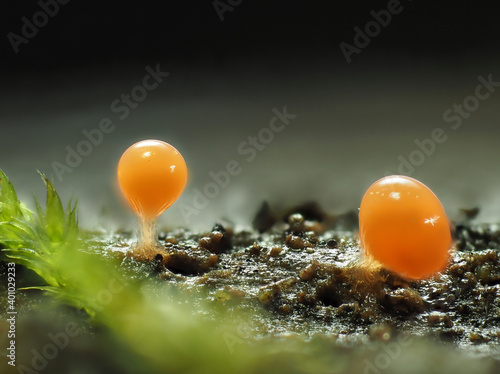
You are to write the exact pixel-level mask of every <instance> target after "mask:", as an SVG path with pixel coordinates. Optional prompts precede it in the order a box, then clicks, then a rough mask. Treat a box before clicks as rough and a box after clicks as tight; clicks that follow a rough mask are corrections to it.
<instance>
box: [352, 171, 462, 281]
mask: <svg viewBox="0 0 500 374" xmlns="http://www.w3.org/2000/svg"><path fill="white" fill-rule="evenodd" d="M359 231H360V239H361V246H362V248H363V249H364V250H365V252H366V255H367V256H369V257H371V258H373V259H374V260H376V261H378V262H380V263H381V264H382V266H384V267H385V268H387V269H389V270H392V271H394V272H396V273H398V274H400V275H401V276H403V277H406V278H412V279H423V278H428V277H431V276H433V275H434V274H436V273H438V272H439V271H441V270H444V269H445V268H446V266H447V264H448V262H449V258H450V248H451V246H452V244H453V241H452V238H451V232H450V226H449V222H448V219H447V217H446V213H445V211H444V208H443V206H442V205H441V203H440V201H439V200H438V198H437V197H436V195H434V193H433V192H432V191H431V190H430V189H429V188H428V187H427V186H425V185H424V184H423V183H421V182H419V181H417V180H416V179H413V178H410V177H406V176H401V175H392V176H388V177H385V178H382V179H380V180H378V181H376V182H375V183H374V184H372V185H371V186H370V188H368V190H367V191H366V193H365V195H364V196H363V199H362V201H361V206H360V208H359Z"/></svg>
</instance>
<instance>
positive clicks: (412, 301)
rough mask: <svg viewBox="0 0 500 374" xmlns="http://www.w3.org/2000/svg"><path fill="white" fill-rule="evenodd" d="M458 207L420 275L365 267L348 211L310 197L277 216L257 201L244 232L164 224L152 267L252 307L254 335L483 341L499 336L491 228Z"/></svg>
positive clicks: (496, 243)
mask: <svg viewBox="0 0 500 374" xmlns="http://www.w3.org/2000/svg"><path fill="white" fill-rule="evenodd" d="M464 214H466V219H465V220H464V222H461V223H455V232H454V235H455V238H456V243H455V250H454V251H453V253H452V256H451V262H450V265H449V266H448V268H447V269H446V270H445V271H444V272H443V273H441V274H438V275H436V276H435V277H434V278H432V279H427V280H422V281H411V280H406V279H403V278H401V277H399V276H398V275H397V274H394V273H391V272H390V271H387V270H385V269H383V268H381V267H380V266H366V264H365V262H364V261H363V259H362V258H361V254H360V248H359V243H358V240H357V238H356V231H357V217H356V213H355V212H354V211H353V212H348V213H347V214H343V215H337V216H331V215H328V214H326V213H325V212H324V211H323V210H322V209H321V207H320V206H319V205H318V204H316V203H307V204H303V205H300V206H298V207H295V208H292V209H289V210H287V211H285V212H282V213H279V212H278V213H277V212H274V211H273V210H272V209H271V207H270V205H269V204H268V203H264V204H263V205H262V206H261V208H260V209H259V210H258V212H257V215H256V217H255V219H254V220H253V226H254V228H253V230H246V231H239V232H233V230H232V229H230V228H228V227H224V226H222V225H221V224H216V225H215V226H214V227H213V228H212V230H211V231H210V232H206V233H193V232H191V231H189V230H176V231H172V232H168V231H165V230H164V231H163V233H162V235H161V236H160V237H159V239H160V243H161V245H162V247H161V248H160V249H159V253H161V258H158V259H157V261H158V266H156V271H157V275H158V277H159V278H161V279H163V280H164V281H166V282H171V283H172V284H175V285H179V286H182V287H184V288H185V287H188V288H189V287H200V285H201V286H203V288H204V291H205V292H204V293H202V294H200V295H202V296H200V297H203V298H206V299H208V300H209V301H211V302H215V303H227V302H231V303H232V304H231V305H232V307H236V308H238V307H239V308H241V309H245V310H249V309H250V310H254V311H255V312H256V313H254V317H253V318H254V319H255V321H254V322H256V326H260V329H261V331H258V332H257V333H260V334H261V335H263V336H264V335H280V334H283V333H300V334H305V335H306V336H314V335H315V334H318V333H323V334H330V335H335V336H344V337H348V336H358V337H359V336H366V337H368V338H369V339H371V340H383V339H385V338H384V337H387V336H391V335H392V334H393V333H394V332H396V331H397V332H398V333H410V334H415V335H419V336H427V337H430V338H433V339H438V340H441V341H445V342H447V343H452V344H455V345H456V346H461V347H463V346H472V345H474V346H477V345H486V347H489V346H491V344H492V343H493V344H498V343H500V301H499V297H498V295H499V287H500V263H499V256H498V252H499V251H500V226H497V225H475V224H472V223H471V222H470V217H471V216H474V215H475V214H477V212H476V211H475V210H473V211H467V212H466V213H464ZM355 218H356V219H355ZM172 273H173V274H176V276H169V275H168V274H172ZM262 310H266V311H267V313H265V314H263V313H261V311H262ZM380 326H382V327H380ZM487 344H489V345H487Z"/></svg>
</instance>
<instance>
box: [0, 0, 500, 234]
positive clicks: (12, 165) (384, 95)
mask: <svg viewBox="0 0 500 374" xmlns="http://www.w3.org/2000/svg"><path fill="white" fill-rule="evenodd" d="M91 3H92V2H91ZM91 3H88V4H87V5H82V4H77V3H75V4H73V3H69V4H67V5H64V6H62V5H61V8H60V10H59V13H58V14H57V15H56V16H54V17H53V18H51V19H50V20H49V22H48V23H47V25H46V26H44V27H43V28H40V29H39V32H38V34H37V35H36V36H34V37H33V38H32V39H30V40H29V43H27V44H23V45H20V47H19V49H20V50H19V53H17V54H16V53H14V52H13V48H12V46H11V44H10V42H9V40H8V38H4V41H3V43H4V45H3V47H5V55H4V56H6V57H5V58H4V60H3V65H2V68H1V77H2V80H1V81H2V85H1V87H0V128H1V130H0V131H1V132H0V168H1V169H2V170H4V171H5V172H6V173H7V175H9V176H10V177H11V179H12V181H13V182H14V184H15V186H16V187H17V189H18V192H19V195H20V198H21V200H23V201H26V202H28V203H30V204H31V203H32V194H33V193H35V194H36V195H37V196H39V197H41V198H42V200H43V194H44V190H43V184H42V182H41V180H40V178H39V176H38V174H37V172H36V170H37V169H39V170H41V171H42V172H44V173H46V174H47V175H49V176H52V177H53V178H54V181H55V184H56V187H57V189H58V191H59V192H60V193H61V195H62V196H63V198H64V199H65V200H67V199H68V198H69V197H70V196H71V195H73V196H76V197H78V198H79V204H80V211H81V218H82V224H83V225H84V226H86V227H89V228H97V227H104V228H106V229H115V228H118V227H126V228H133V227H134V225H135V223H134V219H135V218H134V216H133V214H132V213H131V211H130V210H129V209H128V208H127V207H126V206H125V205H124V204H123V203H122V200H121V198H120V197H119V192H118V189H117V186H116V166H117V162H118V160H119V158H120V156H121V154H122V152H123V151H124V150H125V149H126V148H127V147H128V146H129V145H131V144H132V143H134V142H136V141H139V140H142V139H147V138H158V139H161V140H164V141H166V142H169V143H171V144H172V145H174V146H175V147H176V148H177V149H178V150H179V151H180V152H181V153H182V155H183V156H184V158H185V160H186V163H187V165H188V167H189V182H188V185H187V187H186V189H185V191H184V193H183V195H182V196H181V198H180V199H179V200H178V202H177V203H175V204H174V205H173V206H172V207H171V208H170V209H169V210H168V211H167V212H166V213H165V214H164V215H163V216H162V217H161V225H167V226H183V227H192V228H195V229H208V228H210V227H211V225H212V224H213V222H214V221H217V220H225V221H229V222H232V223H234V224H236V225H243V226H245V225H248V224H249V223H250V222H251V220H252V218H253V216H254V214H255V212H256V211H257V209H258V207H259V205H260V204H261V202H262V201H263V200H267V201H269V202H270V204H271V206H273V207H275V208H276V209H280V208H286V207H289V206H290V205H293V204H298V203H301V202H304V201H310V200H315V201H317V202H319V203H320V204H321V205H322V206H324V208H325V209H326V210H328V211H329V212H331V213H342V212H344V211H347V210H352V209H356V208H357V207H358V206H359V202H360V200H361V198H362V195H363V193H364V191H365V190H366V189H367V188H368V187H369V185H370V184H371V183H373V182H374V181H375V180H377V179H378V178H380V177H382V176H384V175H386V174H388V173H400V172H403V173H404V174H407V175H411V176H413V177H415V178H417V179H419V180H421V181H422V182H423V183H425V184H427V185H428V186H429V187H430V188H431V189H432V190H433V191H434V192H435V193H436V194H437V195H438V197H439V198H440V200H441V201H442V203H443V205H444V206H445V209H446V210H447V212H448V214H449V216H450V218H457V217H459V214H458V211H459V209H460V208H470V207H475V206H478V207H480V208H481V213H480V215H479V216H478V218H477V220H478V221H483V222H498V221H500V214H499V212H500V197H499V194H498V189H499V186H500V177H499V173H498V161H499V159H500V157H499V156H500V150H499V147H498V141H499V140H498V139H499V134H500V128H499V124H500V110H499V109H500V106H499V103H500V87H498V88H497V89H496V91H495V92H489V91H488V90H487V89H485V88H483V89H481V91H480V92H481V93H482V94H485V93H487V92H489V93H490V96H489V97H488V98H487V99H484V100H477V101H476V102H477V103H479V104H478V105H477V109H476V108H474V109H475V110H472V111H467V110H465V111H466V112H467V113H466V114H467V115H468V118H463V119H462V120H461V126H460V127H459V128H457V129H454V128H453V127H452V126H453V125H454V124H455V123H456V122H455V121H450V120H449V121H446V120H445V119H444V118H443V115H444V113H445V112H446V111H447V110H449V109H451V110H454V109H453V106H454V105H455V104H460V105H463V102H464V100H469V101H468V103H469V105H470V104H471V103H474V99H470V98H468V97H469V96H475V92H476V87H477V86H478V85H479V84H480V81H478V77H479V76H482V77H484V78H485V79H488V76H489V75H490V74H491V76H492V79H493V80H494V81H496V82H500V65H499V58H498V57H499V53H498V52H499V51H498V40H499V39H498V36H499V35H500V33H499V32H498V31H499V30H498V29H499V26H498V22H497V21H496V20H494V14H495V9H494V5H493V4H494V3H493V2H485V3H484V4H481V6H478V5H477V4H475V3H473V2H465V1H464V2H444V3H441V4H439V5H436V4H432V3H431V2H419V3H418V4H414V3H411V2H401V7H403V10H402V12H400V13H398V14H393V15H392V19H391V21H390V23H389V24H388V25H387V26H386V27H380V32H379V33H378V34H377V35H376V36H374V37H372V38H370V39H371V41H370V43H369V45H367V46H366V47H364V48H361V49H360V53H359V54H353V55H351V56H350V57H351V58H352V62H351V63H348V62H347V61H346V59H345V56H344V55H343V53H342V51H341V49H340V47H339V44H340V43H341V42H345V43H349V44H351V45H353V46H354V45H355V44H354V37H355V34H356V30H354V29H353V28H354V27H356V26H358V27H360V28H361V29H364V27H365V25H366V24H367V23H368V22H370V21H373V19H374V18H373V15H372V14H371V13H370V12H371V11H376V12H379V11H381V10H384V9H387V2H370V3H368V2H366V3H359V4H356V5H346V4H337V5H332V4H329V3H327V2H319V1H318V2H311V3H309V4H308V5H304V4H301V5H298V4H299V3H298V2H297V3H294V2H277V3H276V4H273V5H269V4H266V3H265V2H256V3H252V4H250V3H248V4H246V3H245V2H241V4H240V5H238V6H236V7H233V10H232V11H228V12H225V13H224V14H223V16H224V20H223V21H221V19H220V17H219V15H218V14H217V11H216V9H215V8H214V5H213V3H211V2H199V4H197V2H194V3H191V2H190V6H189V7H188V6H187V5H179V4H174V3H171V4H169V5H168V6H167V5H165V4H163V5H161V6H160V5H157V4H154V3H146V4H147V5H141V6H139V5H135V6H134V7H130V8H127V6H125V5H123V6H121V7H120V8H119V9H118V8H116V7H115V8H113V7H112V6H104V8H97V7H96V5H95V4H91ZM167 3H168V2H167ZM278 3H279V4H278ZM10 6H11V7H10V8H9V9H7V10H8V11H10V16H9V17H8V20H9V22H8V23H7V24H4V26H5V27H6V31H5V34H6V35H7V33H8V32H11V31H15V32H17V33H20V30H21V26H22V25H23V21H22V20H21V17H22V16H26V17H28V18H30V17H31V16H32V15H33V14H34V13H35V12H36V11H38V8H37V6H38V5H37V4H36V3H35V2H33V4H31V5H29V6H27V5H26V6H24V7H22V6H20V5H15V4H14V5H12V4H11V5H10ZM196 7H198V8H196ZM124 8H125V9H124ZM82 12H83V15H82ZM103 13H104V14H103ZM3 17H5V15H4V16H3ZM157 64H159V65H160V67H161V70H162V71H166V72H169V73H170V75H169V76H168V77H166V78H165V79H164V81H163V82H162V83H161V84H159V86H158V87H157V88H156V89H154V90H151V91H148V92H147V97H146V98H145V100H144V101H142V102H140V103H139V105H138V106H137V107H136V108H135V109H131V110H130V113H129V114H128V116H126V118H124V119H120V118H119V116H120V115H121V114H123V112H120V113H116V111H113V110H112V108H111V103H112V102H113V101H115V100H116V99H120V97H121V95H122V94H130V92H131V91H132V90H133V89H134V88H135V87H136V86H138V85H142V81H143V78H144V77H145V75H146V74H147V71H146V70H145V68H146V66H150V67H152V68H154V67H155V66H156V65H157ZM494 89H495V88H493V89H492V90H494ZM467 98H468V99H467ZM284 106H286V108H287V111H288V112H289V113H291V114H295V115H296V118H294V119H292V120H290V123H289V124H288V125H287V126H286V128H285V129H284V130H283V131H282V132H279V133H275V134H274V138H273V140H272V141H270V142H269V144H267V145H265V149H263V150H261V151H257V152H256V156H255V158H254V159H253V160H252V161H251V162H247V161H246V158H247V157H248V155H244V154H242V153H241V152H239V151H238V147H239V146H240V144H241V143H242V142H244V141H248V137H249V136H258V134H259V131H261V129H263V128H265V127H269V122H270V120H271V118H273V117H274V113H273V112H272V110H273V108H277V109H278V110H280V111H281V110H282V109H283V107H284ZM103 118H109V119H111V120H112V123H113V125H114V126H115V128H114V131H113V132H111V133H109V134H104V136H103V140H102V143H100V144H99V145H96V146H94V147H93V149H92V151H91V152H90V154H89V155H88V156H85V157H82V160H81V163H79V165H78V166H77V167H74V168H73V171H72V172H71V173H65V174H64V175H63V177H62V180H60V179H59V178H57V175H56V174H55V172H54V169H53V163H54V162H60V163H65V159H66V156H67V147H71V148H72V149H76V148H77V145H78V143H79V142H81V141H82V140H85V139H86V138H85V136H84V135H83V133H82V131H83V130H87V131H91V130H92V129H96V128H98V127H99V122H100V121H101V120H102V119H103ZM436 128H441V129H442V130H443V131H442V133H443V134H444V135H443V136H446V140H445V141H444V142H442V143H434V145H435V149H434V150H433V151H432V152H428V153H429V154H428V155H424V157H423V158H422V159H421V160H419V159H418V157H417V156H416V153H415V151H418V150H419V148H418V146H417V145H416V143H415V142H416V141H418V140H420V141H424V139H428V138H431V136H432V135H431V134H432V133H433V131H435V129H436ZM412 153H413V160H416V161H418V162H413V163H412V161H411V154H412ZM422 154H423V153H422ZM415 157H417V158H415ZM402 158H403V159H405V160H408V162H409V163H410V164H409V165H410V169H408V166H406V168H403V169H402V168H401V166H400V164H401V159H402ZM230 160H236V161H237V162H238V163H239V165H240V166H241V169H242V171H241V173H240V174H238V175H236V176H232V177H231V180H230V182H229V184H228V185H227V187H225V188H223V189H221V191H220V193H218V195H217V196H216V197H215V198H211V199H209V202H208V205H207V207H206V208H204V209H199V210H198V214H197V215H192V216H190V217H189V218H188V219H186V218H185V215H183V213H182V210H181V206H184V207H185V206H190V207H193V198H194V197H195V195H196V190H200V191H203V189H204V188H205V187H206V186H207V183H209V182H211V181H212V178H211V177H210V175H209V173H210V172H214V173H217V172H219V171H221V170H225V168H226V165H227V163H228V161H230Z"/></svg>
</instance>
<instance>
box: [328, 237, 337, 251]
mask: <svg viewBox="0 0 500 374" xmlns="http://www.w3.org/2000/svg"><path fill="white" fill-rule="evenodd" d="M338 245H339V243H337V241H336V240H335V239H330V240H328V241H327V242H326V246H327V247H328V248H332V249H333V248H337V247H338Z"/></svg>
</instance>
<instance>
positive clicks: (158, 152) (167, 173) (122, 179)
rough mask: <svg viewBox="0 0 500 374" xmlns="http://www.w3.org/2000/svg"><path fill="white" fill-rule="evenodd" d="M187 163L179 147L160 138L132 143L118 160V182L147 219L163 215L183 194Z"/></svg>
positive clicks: (128, 198) (135, 207)
mask: <svg viewBox="0 0 500 374" xmlns="http://www.w3.org/2000/svg"><path fill="white" fill-rule="evenodd" d="M186 181H187V167H186V163H185V161H184V158H183V157H182V156H181V154H180V153H179V151H177V149H175V148H174V147H172V146H171V145H170V144H168V143H165V142H162V141H160V140H143V141H140V142H138V143H135V144H133V145H132V146H130V147H129V148H128V149H127V150H126V151H125V152H124V153H123V155H122V157H121V158H120V161H119V163H118V182H119V183H120V187H121V189H122V191H123V193H124V195H125V197H126V198H127V200H128V201H129V203H130V205H131V206H132V208H133V209H134V211H135V213H136V214H137V215H139V216H142V217H143V218H145V219H155V218H157V217H158V216H159V215H161V214H162V213H163V212H164V211H165V210H166V209H167V208H168V207H169V206H170V205H172V204H173V203H174V201H175V200H177V198H178V197H179V196H180V195H181V193H182V191H183V190H184V187H185V185H186Z"/></svg>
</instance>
